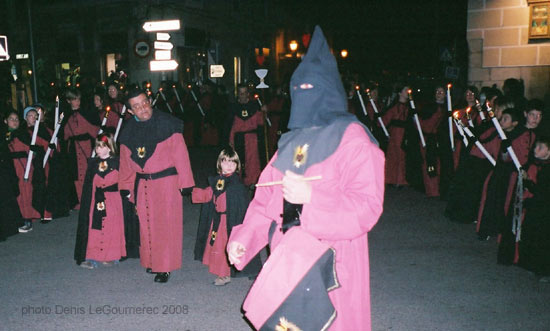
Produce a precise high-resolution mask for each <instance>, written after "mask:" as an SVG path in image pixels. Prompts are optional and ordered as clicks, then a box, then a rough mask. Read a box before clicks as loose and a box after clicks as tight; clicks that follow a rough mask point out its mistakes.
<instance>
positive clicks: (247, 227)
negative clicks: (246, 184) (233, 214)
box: [228, 158, 275, 270]
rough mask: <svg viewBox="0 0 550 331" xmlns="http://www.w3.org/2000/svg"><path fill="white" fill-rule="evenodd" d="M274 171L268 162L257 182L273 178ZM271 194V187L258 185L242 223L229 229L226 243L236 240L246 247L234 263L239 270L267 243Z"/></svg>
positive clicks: (270, 220)
mask: <svg viewBox="0 0 550 331" xmlns="http://www.w3.org/2000/svg"><path fill="white" fill-rule="evenodd" d="M273 159H275V158H273ZM274 171H275V170H274V168H273V167H272V166H271V163H270V164H268V165H267V167H266V168H265V170H264V171H263V172H262V174H261V175H260V179H259V180H258V182H259V183H263V182H269V181H272V180H274V179H273V174H274ZM272 195H273V187H258V188H257V189H256V193H255V195H254V199H253V200H252V202H251V203H250V205H249V206H248V209H247V211H246V215H245V217H244V221H243V223H242V224H240V225H237V226H234V227H233V229H232V230H231V236H230V237H229V240H228V243H230V242H232V241H236V242H239V243H241V244H243V245H244V247H245V248H246V252H245V254H244V256H243V257H242V258H241V263H239V264H236V265H235V267H236V268H237V269H239V270H242V269H243V268H244V267H245V266H246V265H247V264H248V262H249V261H250V260H251V259H252V258H253V257H254V256H256V254H258V252H259V251H260V250H261V249H262V248H264V247H265V246H266V245H267V244H268V232H269V227H270V226H271V222H272V221H273V220H272V219H271V218H270V217H268V210H267V204H268V202H269V201H270V199H271V197H272Z"/></svg>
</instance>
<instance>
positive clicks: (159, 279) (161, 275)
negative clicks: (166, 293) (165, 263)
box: [155, 272, 170, 283]
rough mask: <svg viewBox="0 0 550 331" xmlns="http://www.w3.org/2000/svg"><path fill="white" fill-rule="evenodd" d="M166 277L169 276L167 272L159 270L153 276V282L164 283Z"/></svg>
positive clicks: (166, 279)
mask: <svg viewBox="0 0 550 331" xmlns="http://www.w3.org/2000/svg"><path fill="white" fill-rule="evenodd" d="M168 278H170V273H169V272H159V273H157V275H156V276H155V283H166V282H167V281H168Z"/></svg>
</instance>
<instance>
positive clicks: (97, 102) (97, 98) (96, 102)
mask: <svg viewBox="0 0 550 331" xmlns="http://www.w3.org/2000/svg"><path fill="white" fill-rule="evenodd" d="M94 105H95V107H96V108H101V107H103V102H102V101H101V97H100V96H99V95H94Z"/></svg>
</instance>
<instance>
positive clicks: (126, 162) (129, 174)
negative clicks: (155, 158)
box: [118, 145, 136, 202]
mask: <svg viewBox="0 0 550 331" xmlns="http://www.w3.org/2000/svg"><path fill="white" fill-rule="evenodd" d="M135 181H136V172H135V171H134V170H133V169H132V166H131V165H130V150H129V149H128V147H126V146H125V145H120V166H119V169H118V188H119V190H128V191H130V201H132V202H134V198H135V197H134V182H135Z"/></svg>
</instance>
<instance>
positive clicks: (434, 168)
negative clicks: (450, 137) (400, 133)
mask: <svg viewBox="0 0 550 331" xmlns="http://www.w3.org/2000/svg"><path fill="white" fill-rule="evenodd" d="M446 112H447V106H446V104H445V89H444V88H443V85H438V86H436V88H435V100H434V102H432V103H430V104H427V105H426V106H424V107H423V108H422V109H421V110H420V111H419V113H418V117H419V120H420V126H421V127H422V132H423V134H424V137H425V140H426V148H420V153H421V156H422V177H423V181H424V191H425V193H426V196H428V197H438V196H439V169H440V168H439V157H438V146H437V131H438V128H439V126H440V124H441V122H442V121H443V120H444V119H445V117H446V114H447V113H446Z"/></svg>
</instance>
